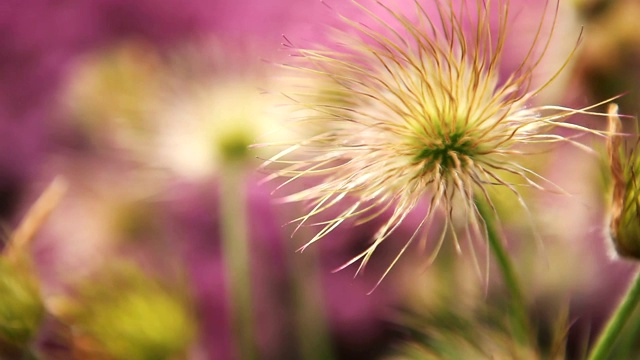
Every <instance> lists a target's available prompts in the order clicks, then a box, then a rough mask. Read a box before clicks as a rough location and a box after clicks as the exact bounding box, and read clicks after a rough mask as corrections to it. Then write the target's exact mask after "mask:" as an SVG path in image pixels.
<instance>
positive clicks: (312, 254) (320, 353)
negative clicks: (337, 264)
mask: <svg viewBox="0 0 640 360" xmlns="http://www.w3.org/2000/svg"><path fill="white" fill-rule="evenodd" d="M288 253H289V254H288V255H289V257H288V258H289V259H290V264H291V266H292V268H293V269H294V271H291V274H292V281H293V287H294V299H293V301H294V307H295V316H296V329H297V331H296V334H297V335H296V337H297V340H298V341H297V342H298V344H299V346H300V355H301V359H304V360H331V359H333V358H334V355H333V352H332V348H331V341H330V339H329V333H328V326H327V323H326V316H325V307H324V306H325V303H324V301H323V299H324V296H322V295H323V294H322V288H321V285H322V284H321V279H320V274H319V271H318V267H319V266H318V253H317V251H316V249H314V248H309V249H307V250H306V251H305V253H304V255H303V254H297V253H294V251H290V252H288Z"/></svg>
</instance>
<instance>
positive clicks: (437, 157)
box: [415, 131, 478, 171]
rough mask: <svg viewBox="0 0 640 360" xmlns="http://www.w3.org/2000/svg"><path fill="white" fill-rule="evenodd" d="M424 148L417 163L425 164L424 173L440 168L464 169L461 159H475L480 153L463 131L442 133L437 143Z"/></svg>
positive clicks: (417, 158) (416, 159) (417, 157)
mask: <svg viewBox="0 0 640 360" xmlns="http://www.w3.org/2000/svg"><path fill="white" fill-rule="evenodd" d="M422 146H424V147H423V148H422V150H420V152H419V153H418V155H417V156H416V157H415V161H416V163H422V164H423V170H424V171H432V170H433V169H434V168H435V167H438V166H439V167H440V168H442V169H443V170H445V171H447V170H453V169H456V168H459V167H464V165H465V162H464V161H462V160H461V159H463V158H469V157H473V156H474V155H475V154H476V152H477V151H478V149H477V146H476V143H475V142H474V141H472V140H471V139H470V138H469V137H468V136H466V134H465V133H464V132H462V131H458V132H454V133H452V134H447V135H444V134H442V133H440V134H439V139H438V140H437V141H435V142H433V143H430V144H425V145H422Z"/></svg>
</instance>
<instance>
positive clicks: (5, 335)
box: [0, 257, 44, 354]
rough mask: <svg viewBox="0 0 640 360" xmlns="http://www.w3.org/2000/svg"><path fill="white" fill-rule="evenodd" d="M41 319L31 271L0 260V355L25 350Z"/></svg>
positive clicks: (36, 289)
mask: <svg viewBox="0 0 640 360" xmlns="http://www.w3.org/2000/svg"><path fill="white" fill-rule="evenodd" d="M43 316H44V306H43V303H42V299H41V297H40V291H39V289H38V283H37V281H36V279H35V278H34V277H33V275H32V273H31V271H30V267H28V266H26V265H25V264H24V262H12V261H8V260H7V259H6V258H4V257H0V349H2V352H0V354H3V353H6V352H9V353H15V352H18V353H20V352H22V351H24V350H26V349H27V347H28V346H29V344H30V342H31V340H32V339H33V338H34V336H35V335H36V333H37V331H38V328H39V326H40V322H41V320H42V318H43Z"/></svg>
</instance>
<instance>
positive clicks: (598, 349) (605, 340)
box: [589, 272, 640, 360]
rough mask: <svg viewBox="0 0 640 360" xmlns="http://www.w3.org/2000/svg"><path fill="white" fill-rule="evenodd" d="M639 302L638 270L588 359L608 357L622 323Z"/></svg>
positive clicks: (596, 359)
mask: <svg viewBox="0 0 640 360" xmlns="http://www.w3.org/2000/svg"><path fill="white" fill-rule="evenodd" d="M638 302H640V272H637V273H636V275H635V278H634V280H633V282H632V283H631V287H630V288H629V290H628V291H627V294H626V295H625V297H624V298H623V299H622V302H621V303H620V305H618V307H617V308H616V310H615V312H614V314H613V315H612V317H611V318H610V319H609V322H608V323H607V326H606V327H605V328H604V330H603V331H602V333H601V334H600V337H599V338H598V341H597V342H596V344H595V346H594V347H593V350H591V355H589V360H602V359H608V357H607V356H608V355H609V353H610V352H611V350H612V349H613V345H614V344H615V342H616V340H617V338H618V335H620V332H621V331H622V328H624V325H625V324H626V323H627V320H629V317H630V316H631V314H632V313H633V311H634V309H635V308H636V306H638Z"/></svg>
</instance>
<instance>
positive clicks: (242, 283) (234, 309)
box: [220, 162, 257, 360]
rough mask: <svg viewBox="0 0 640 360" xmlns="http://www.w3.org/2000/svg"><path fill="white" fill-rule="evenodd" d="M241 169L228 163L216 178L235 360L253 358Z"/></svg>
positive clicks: (254, 352)
mask: <svg viewBox="0 0 640 360" xmlns="http://www.w3.org/2000/svg"><path fill="white" fill-rule="evenodd" d="M244 174H245V171H244V167H243V165H242V164H241V163H239V162H236V163H234V162H228V163H227V164H226V166H225V167H224V171H222V172H221V176H220V181H221V183H220V208H221V223H222V247H223V254H224V261H225V266H226V270H227V280H228V284H229V296H230V300H231V301H230V302H229V303H230V305H231V321H232V323H231V326H232V329H233V334H234V337H235V345H236V351H237V355H238V356H239V359H243V360H244V359H247V360H253V359H256V358H257V354H256V346H255V344H256V343H255V333H254V328H253V325H254V321H253V306H252V301H251V266H250V265H251V264H250V256H249V236H248V233H247V229H248V226H249V224H248V223H247V209H246V206H245V204H246V197H245V191H244V184H245V182H244Z"/></svg>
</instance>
